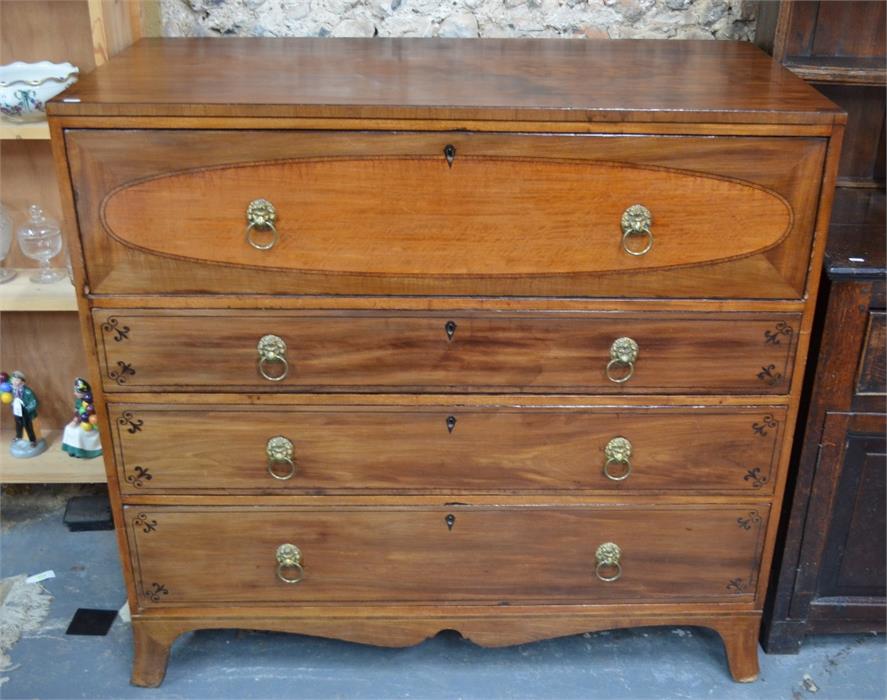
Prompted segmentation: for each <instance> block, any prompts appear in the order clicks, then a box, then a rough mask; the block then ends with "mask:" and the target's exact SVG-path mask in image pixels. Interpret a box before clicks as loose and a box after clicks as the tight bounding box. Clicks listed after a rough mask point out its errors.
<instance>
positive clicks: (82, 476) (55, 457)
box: [0, 430, 107, 484]
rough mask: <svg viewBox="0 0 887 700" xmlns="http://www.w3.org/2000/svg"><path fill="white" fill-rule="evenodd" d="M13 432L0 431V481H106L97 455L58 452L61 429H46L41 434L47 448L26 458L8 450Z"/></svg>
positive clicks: (30, 482)
mask: <svg viewBox="0 0 887 700" xmlns="http://www.w3.org/2000/svg"><path fill="white" fill-rule="evenodd" d="M14 435H15V434H14V433H12V432H6V431H4V432H2V433H0V483H4V484H58V483H67V484H98V483H104V482H105V481H107V479H106V477H105V463H104V461H103V460H102V458H101V457H96V458H95V459H77V458H75V457H71V456H70V455H69V454H68V453H66V452H62V448H61V444H62V431H60V430H48V431H46V432H44V434H43V437H44V438H46V442H47V443H49V448H48V449H47V450H46V452H44V453H43V454H42V455H39V456H37V457H32V458H30V459H16V458H15V457H13V456H11V455H10V454H9V445H10V443H11V442H12V440H13V437H14Z"/></svg>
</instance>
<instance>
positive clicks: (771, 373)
mask: <svg viewBox="0 0 887 700" xmlns="http://www.w3.org/2000/svg"><path fill="white" fill-rule="evenodd" d="M758 379H760V380H761V381H762V382H764V384H766V385H767V386H776V385H777V384H779V382H781V381H782V373H781V372H777V371H776V365H766V366H762V367H761V371H760V372H758Z"/></svg>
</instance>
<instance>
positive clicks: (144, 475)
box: [126, 465, 154, 488]
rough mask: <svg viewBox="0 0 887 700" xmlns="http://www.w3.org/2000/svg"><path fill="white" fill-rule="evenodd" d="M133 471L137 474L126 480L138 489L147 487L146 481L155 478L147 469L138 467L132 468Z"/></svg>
mask: <svg viewBox="0 0 887 700" xmlns="http://www.w3.org/2000/svg"><path fill="white" fill-rule="evenodd" d="M132 470H133V472H135V473H134V474H130V475H129V476H127V477H126V480H127V481H128V482H129V483H130V484H132V485H133V486H135V487H136V488H142V486H144V485H145V482H146V481H151V479H153V478H154V476H153V474H151V472H150V470H149V469H147V468H145V467H140V466H138V465H136V466H134V467H133V468H132Z"/></svg>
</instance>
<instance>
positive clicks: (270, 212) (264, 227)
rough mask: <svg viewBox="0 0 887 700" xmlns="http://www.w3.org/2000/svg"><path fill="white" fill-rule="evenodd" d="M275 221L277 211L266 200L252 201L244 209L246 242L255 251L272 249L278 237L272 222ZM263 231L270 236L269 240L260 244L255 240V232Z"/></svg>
mask: <svg viewBox="0 0 887 700" xmlns="http://www.w3.org/2000/svg"><path fill="white" fill-rule="evenodd" d="M275 221H277V210H276V209H275V208H274V205H273V204H271V202H269V201H268V200H267V199H254V200H253V201H252V202H250V203H249V206H248V207H247V208H246V242H247V243H249V244H250V245H251V246H252V247H253V248H255V249H256V250H270V249H271V248H273V247H274V246H275V245H276V244H277V241H278V240H279V239H280V235H279V234H278V233H277V227H276V226H274V222H275ZM258 231H263V232H267V233H270V234H271V239H270V240H268V241H265V242H264V243H260V242H259V241H258V240H257V235H256V234H257V232H258Z"/></svg>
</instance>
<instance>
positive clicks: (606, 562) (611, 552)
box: [594, 542, 622, 583]
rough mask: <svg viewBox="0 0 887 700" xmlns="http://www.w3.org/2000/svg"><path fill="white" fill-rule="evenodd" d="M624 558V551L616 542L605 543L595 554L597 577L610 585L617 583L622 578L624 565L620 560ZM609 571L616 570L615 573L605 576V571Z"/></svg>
mask: <svg viewBox="0 0 887 700" xmlns="http://www.w3.org/2000/svg"><path fill="white" fill-rule="evenodd" d="M621 557H622V550H621V549H620V548H619V545H618V544H616V543H615V542H604V543H603V544H602V545H601V546H600V547H598V548H597V551H596V552H595V553H594V558H595V561H597V566H595V567H594V573H595V575H596V576H597V577H598V578H599V579H600V580H601V581H605V582H607V583H609V582H610V581H617V580H618V579H619V578H620V577H621V576H622V564H620V563H619V559H620V558H621ZM607 569H615V570H616V571H615V573H613V574H611V575H610V576H605V575H604V573H603V572H604V571H605V570H607Z"/></svg>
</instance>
